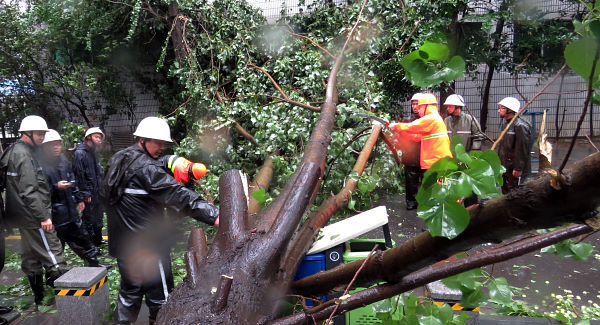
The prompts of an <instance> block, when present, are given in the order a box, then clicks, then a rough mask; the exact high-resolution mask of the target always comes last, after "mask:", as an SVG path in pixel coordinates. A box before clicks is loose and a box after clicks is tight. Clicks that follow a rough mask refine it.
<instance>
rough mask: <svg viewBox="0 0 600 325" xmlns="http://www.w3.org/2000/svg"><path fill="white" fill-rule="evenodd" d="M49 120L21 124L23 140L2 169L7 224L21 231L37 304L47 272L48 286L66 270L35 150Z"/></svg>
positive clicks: (0, 164)
mask: <svg viewBox="0 0 600 325" xmlns="http://www.w3.org/2000/svg"><path fill="white" fill-rule="evenodd" d="M48 131H49V129H48V125H47V124H46V121H45V120H44V119H43V118H42V117H40V116H36V115H29V116H26V117H25V118H24V119H23V120H22V121H21V126H20V127H19V132H20V133H21V138H20V139H19V140H17V142H16V143H15V144H14V145H12V146H11V147H10V148H8V149H7V150H6V152H5V153H4V154H3V155H2V158H0V167H2V168H6V169H5V170H6V184H5V186H6V221H7V223H8V225H9V226H11V227H17V228H19V233H20V235H21V252H22V253H21V270H22V271H23V273H25V275H27V278H28V279H29V285H30V286H31V290H32V291H33V294H34V302H35V303H36V304H37V305H39V304H41V303H42V299H43V298H44V291H45V289H44V281H43V275H44V270H45V271H46V284H48V285H50V286H54V280H56V279H57V278H58V277H59V276H61V275H62V274H63V273H64V272H66V271H67V266H66V264H65V259H64V257H63V248H62V245H61V243H60V240H59V239H58V237H57V235H56V231H55V229H54V224H53V222H52V217H51V202H50V191H49V189H48V184H47V183H46V177H45V176H44V173H43V171H42V168H41V167H40V163H39V161H38V159H37V157H36V155H34V149H35V148H36V147H39V146H41V145H42V142H43V141H44V138H45V136H46V132H48Z"/></svg>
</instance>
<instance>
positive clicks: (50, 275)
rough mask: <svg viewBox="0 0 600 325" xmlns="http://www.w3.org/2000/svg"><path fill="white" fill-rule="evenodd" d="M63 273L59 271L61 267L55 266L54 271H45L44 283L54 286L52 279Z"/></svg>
mask: <svg viewBox="0 0 600 325" xmlns="http://www.w3.org/2000/svg"><path fill="white" fill-rule="evenodd" d="M63 274H65V272H63V271H61V269H59V268H57V269H56V271H52V272H51V273H50V272H48V271H46V285H48V286H50V287H52V288H54V280H56V279H58V278H60V276H61V275H63Z"/></svg>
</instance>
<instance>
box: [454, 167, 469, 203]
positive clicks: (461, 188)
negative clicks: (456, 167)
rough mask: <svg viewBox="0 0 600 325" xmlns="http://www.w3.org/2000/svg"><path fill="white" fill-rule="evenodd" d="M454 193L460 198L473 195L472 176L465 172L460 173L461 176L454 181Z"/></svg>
mask: <svg viewBox="0 0 600 325" xmlns="http://www.w3.org/2000/svg"><path fill="white" fill-rule="evenodd" d="M452 191H453V194H455V195H456V197H459V198H465V197H469V196H471V194H472V193H473V184H472V183H471V177H470V176H469V175H467V174H465V173H460V176H459V177H458V178H457V179H456V181H455V182H454V186H453V187H452Z"/></svg>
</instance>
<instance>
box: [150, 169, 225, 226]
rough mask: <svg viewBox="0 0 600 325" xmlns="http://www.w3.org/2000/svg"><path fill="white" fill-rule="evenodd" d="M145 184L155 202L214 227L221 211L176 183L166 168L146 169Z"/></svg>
mask: <svg viewBox="0 0 600 325" xmlns="http://www.w3.org/2000/svg"><path fill="white" fill-rule="evenodd" d="M143 173H144V175H143V176H144V177H142V178H143V179H144V182H147V183H146V184H144V185H145V187H146V188H148V189H150V191H148V192H149V194H150V195H151V196H152V198H153V199H154V200H156V201H157V202H160V203H162V204H164V205H165V206H167V207H169V208H172V209H174V210H175V211H177V212H183V213H184V214H188V215H189V216H190V217H192V218H194V219H196V220H198V221H202V222H204V223H207V224H209V225H213V224H214V223H215V220H216V219H217V216H218V215H219V209H218V208H217V207H215V206H213V205H212V204H209V203H208V202H206V201H205V200H203V199H202V198H200V195H198V193H196V192H195V191H193V190H190V189H188V188H186V187H185V186H183V185H182V184H180V183H178V182H177V181H175V178H173V176H171V175H169V174H168V173H167V172H166V171H165V170H164V168H161V167H159V166H156V165H148V166H146V167H145V168H144V171H143Z"/></svg>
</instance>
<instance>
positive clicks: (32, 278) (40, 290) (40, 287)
mask: <svg viewBox="0 0 600 325" xmlns="http://www.w3.org/2000/svg"><path fill="white" fill-rule="evenodd" d="M27 278H29V285H30V286H31V291H33V301H35V304H36V305H41V304H42V300H43V299H44V278H43V276H42V274H41V273H40V274H34V275H29V276H27Z"/></svg>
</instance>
